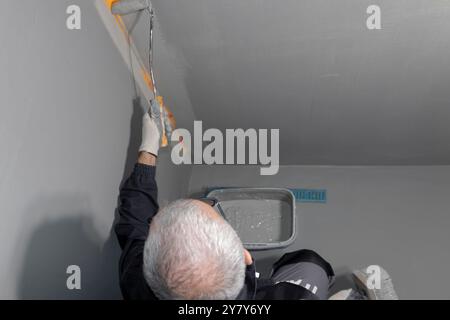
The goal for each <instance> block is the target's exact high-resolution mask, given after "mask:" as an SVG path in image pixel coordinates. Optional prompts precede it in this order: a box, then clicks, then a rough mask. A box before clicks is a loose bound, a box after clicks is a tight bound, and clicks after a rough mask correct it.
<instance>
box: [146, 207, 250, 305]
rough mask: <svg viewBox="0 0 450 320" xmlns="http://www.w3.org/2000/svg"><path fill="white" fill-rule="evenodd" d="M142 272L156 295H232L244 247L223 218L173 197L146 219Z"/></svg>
mask: <svg viewBox="0 0 450 320" xmlns="http://www.w3.org/2000/svg"><path fill="white" fill-rule="evenodd" d="M144 276H145V279H146V280H147V283H148V285H149V286H150V288H151V289H152V291H153V292H154V293H155V295H156V296H157V297H158V298H160V299H217V300H219V299H220V300H223V299H235V298H236V297H237V295H238V294H239V292H240V290H241V289H242V287H243V285H244V278H245V262H244V247H243V245H242V242H241V240H240V239H239V237H238V235H237V234H236V232H235V231H234V230H233V228H232V227H231V226H230V225H229V224H228V223H227V222H226V221H225V220H222V219H215V218H213V217H212V216H210V215H208V213H205V212H204V211H203V210H202V208H201V207H200V206H199V205H198V204H196V203H195V201H193V200H177V201H175V202H172V203H171V204H169V205H168V206H166V207H164V208H162V209H161V210H160V211H159V212H158V214H157V215H156V216H155V217H154V218H153V221H152V222H151V230H150V232H149V236H148V238H147V241H146V242H145V247H144Z"/></svg>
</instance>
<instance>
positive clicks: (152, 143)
mask: <svg viewBox="0 0 450 320" xmlns="http://www.w3.org/2000/svg"><path fill="white" fill-rule="evenodd" d="M159 139H160V135H159V130H158V127H157V126H156V123H155V122H154V121H153V119H152V118H150V115H149V114H148V112H146V113H145V115H144V117H143V119H142V142H141V146H140V147H139V159H138V162H139V163H143V164H147V165H155V163H156V157H157V156H158V150H159Z"/></svg>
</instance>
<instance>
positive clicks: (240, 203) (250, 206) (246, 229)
mask: <svg viewBox="0 0 450 320" xmlns="http://www.w3.org/2000/svg"><path fill="white" fill-rule="evenodd" d="M207 197H208V198H214V199H216V200H217V201H218V203H219V206H220V209H221V211H222V212H221V214H222V215H223V216H224V218H225V219H226V220H227V221H228V223H230V225H231V226H232V227H233V228H234V229H235V230H236V232H237V234H238V235H239V237H240V238H241V240H242V242H243V244H244V246H245V248H247V249H249V250H264V249H274V248H283V247H286V246H288V245H290V244H291V243H292V242H293V241H294V240H295V236H296V230H295V229H296V227H295V197H294V194H293V193H292V192H291V191H290V190H287V189H281V188H224V189H214V190H212V191H211V192H209V193H208V195H207ZM219 211H220V210H219Z"/></svg>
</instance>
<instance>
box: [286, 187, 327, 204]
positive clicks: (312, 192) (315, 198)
mask: <svg viewBox="0 0 450 320" xmlns="http://www.w3.org/2000/svg"><path fill="white" fill-rule="evenodd" d="M290 190H291V191H292V193H293V194H294V196H295V199H296V200H297V202H316V203H326V202H327V190H324V189H290Z"/></svg>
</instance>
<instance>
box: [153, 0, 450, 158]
mask: <svg viewBox="0 0 450 320" xmlns="http://www.w3.org/2000/svg"><path fill="white" fill-rule="evenodd" d="M152 2H153V3H154V5H155V7H156V9H157V13H158V17H159V21H160V22H161V31H162V34H163V37H164V39H165V41H166V42H167V43H168V44H169V45H170V46H171V48H173V49H174V50H173V51H174V52H175V53H176V55H177V57H178V60H179V62H180V65H181V66H182V67H183V69H182V70H183V71H184V73H185V74H186V85H187V88H188V91H189V95H190V97H191V100H192V103H193V106H194V109H195V111H196V114H197V115H201V117H202V120H203V121H204V127H205V128H207V127H213V128H221V129H223V128H236V127H242V128H267V129H270V128H279V129H280V145H281V151H280V154H281V158H280V161H281V163H282V164H289V165H300V164H302V165H304V164H306V165H342V164H344V165H392V164H395V165H403V164H408V165H445V164H449V163H450V144H449V139H448V137H449V136H450V127H449V126H448V122H449V119H450V108H448V104H449V101H450V91H449V90H448V83H449V82H450V54H449V52H450V3H449V2H448V1H442V0H396V1H392V0H376V1H374V0H339V1H333V0H302V1H299V0H281V1H274V0H246V1H238V2H236V1H223V0H190V1H185V0H153V1H152ZM373 4H377V5H379V6H380V7H381V23H382V30H368V29H367V28H366V18H367V17H368V15H367V14H366V10H367V7H368V6H369V5H373Z"/></svg>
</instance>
